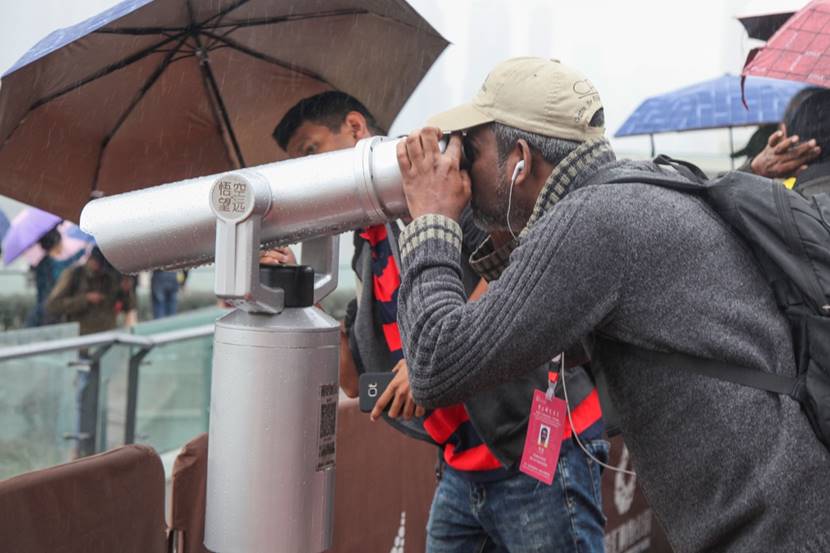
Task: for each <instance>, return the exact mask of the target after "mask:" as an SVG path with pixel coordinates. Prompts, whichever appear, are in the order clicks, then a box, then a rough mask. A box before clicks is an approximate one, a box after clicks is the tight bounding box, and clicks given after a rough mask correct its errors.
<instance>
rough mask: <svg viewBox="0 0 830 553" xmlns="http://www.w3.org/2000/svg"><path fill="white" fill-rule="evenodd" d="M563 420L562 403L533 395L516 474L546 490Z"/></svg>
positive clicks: (564, 408)
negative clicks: (535, 482) (533, 479)
mask: <svg viewBox="0 0 830 553" xmlns="http://www.w3.org/2000/svg"><path fill="white" fill-rule="evenodd" d="M551 391H552V389H551ZM566 417H567V406H566V404H565V401H564V400H562V399H559V398H558V397H555V396H554V395H553V394H552V393H551V394H546V393H545V392H543V391H542V390H536V391H535V392H534V393H533V404H532V405H531V406H530V419H529V420H528V422H527V436H526V437H525V448H524V452H523V453H522V461H521V463H520V464H519V470H520V471H522V472H523V473H525V474H527V475H528V476H531V477H533V478H535V479H537V480H539V481H541V482H544V483H545V484H547V485H548V486H550V485H551V484H552V483H553V476H554V474H556V465H557V463H558V462H559V449H560V448H561V447H562V435H563V434H564V433H565V424H566Z"/></svg>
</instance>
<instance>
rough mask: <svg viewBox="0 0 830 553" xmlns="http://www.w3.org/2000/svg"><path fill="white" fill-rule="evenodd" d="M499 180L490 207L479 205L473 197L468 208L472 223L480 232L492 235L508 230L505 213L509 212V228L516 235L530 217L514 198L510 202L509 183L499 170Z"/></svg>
mask: <svg viewBox="0 0 830 553" xmlns="http://www.w3.org/2000/svg"><path fill="white" fill-rule="evenodd" d="M501 169H502V171H501V178H500V179H499V184H498V186H497V187H496V199H495V201H494V202H493V203H492V204H491V205H480V204H479V203H477V202H476V197H475V195H473V197H472V198H471V201H470V208H471V209H472V212H473V222H474V223H475V225H476V226H477V227H478V228H480V229H481V230H483V231H485V232H488V233H493V232H501V231H506V230H508V227H507V211H508V209H509V210H510V226H511V228H512V230H513V232H515V233H518V232H519V231H520V230H521V229H522V227H523V226H524V225H525V223H526V222H527V220H528V218H529V217H530V213H526V211H527V210H525V209H523V208H521V207H520V206H519V205H518V203H517V202H516V198H513V201H512V202H511V201H510V181H509V180H508V178H507V175H506V174H505V173H504V170H503V168H501Z"/></svg>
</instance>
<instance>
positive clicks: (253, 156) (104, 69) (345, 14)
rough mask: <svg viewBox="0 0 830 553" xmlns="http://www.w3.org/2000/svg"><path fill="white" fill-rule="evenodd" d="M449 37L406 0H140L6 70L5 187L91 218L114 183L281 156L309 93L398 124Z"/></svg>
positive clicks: (0, 154)
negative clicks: (277, 132) (340, 99)
mask: <svg viewBox="0 0 830 553" xmlns="http://www.w3.org/2000/svg"><path fill="white" fill-rule="evenodd" d="M446 45H447V42H446V41H445V40H444V39H443V38H442V37H441V36H440V35H439V34H438V33H437V32H436V31H435V30H434V29H433V28H432V27H431V26H430V25H429V24H428V23H427V22H426V21H425V20H424V19H423V18H421V16H420V15H418V13H417V12H415V11H414V10H413V9H412V8H411V7H410V6H409V5H408V4H407V3H406V2H405V1H404V0H302V1H298V0H127V1H124V2H121V3H119V4H117V5H116V6H114V7H112V8H111V9H109V10H107V11H106V12H103V13H101V14H99V15H98V16H95V17H92V18H90V19H89V20H87V21H84V22H82V23H79V24H78V25H75V26H73V27H70V28H67V29H63V30H60V31H57V32H55V33H53V34H52V35H50V36H48V37H46V38H45V39H44V40H43V41H41V42H40V43H39V44H38V45H36V46H35V47H34V48H33V49H32V50H31V51H30V52H28V53H27V54H26V55H25V56H24V57H23V58H22V59H21V60H20V61H18V62H17V64H15V66H14V67H12V69H11V70H9V72H8V73H7V74H6V75H4V76H3V83H2V84H3V86H2V87H1V88H0V117H2V119H0V144H2V146H0V174H3V179H2V181H0V193H1V194H4V195H7V196H10V197H13V198H16V199H18V200H20V201H23V202H26V203H28V204H30V205H36V206H38V207H42V208H44V209H47V210H49V211H51V212H53V213H57V214H58V215H60V216H62V217H64V218H66V219H70V220H73V221H77V220H78V216H79V214H80V211H81V208H82V207H83V205H84V204H85V203H86V201H87V200H88V199H89V198H90V194H91V193H93V195H103V194H106V195H110V194H115V193H120V192H124V191H127V190H131V189H135V188H143V187H146V186H151V185H156V184H160V183H164V182H169V181H175V180H180V179H184V178H189V177H194V176H198V175H204V174H210V173H216V172H221V171H226V170H232V169H235V168H237V167H240V166H246V165H258V164H262V163H267V162H270V161H275V160H278V159H282V158H283V157H284V155H285V154H284V153H283V152H282V151H281V150H280V149H279V148H278V147H277V145H276V144H275V143H274V141H273V140H271V138H270V135H271V132H272V130H273V128H274V126H275V124H276V122H277V121H278V120H279V119H280V118H281V117H282V115H283V114H284V113H285V112H286V111H287V109H288V108H289V107H290V106H292V105H293V104H294V103H296V102H297V101H299V100H300V99H302V98H304V97H306V96H309V95H312V94H315V93H318V92H321V91H324V90H330V89H338V90H342V91H344V92H347V93H349V94H351V95H353V96H355V97H356V98H357V99H358V100H360V101H361V102H362V103H363V104H364V105H366V107H367V108H368V109H369V110H370V111H371V112H372V113H373V114H374V116H375V117H376V118H377V121H378V123H379V125H380V126H381V127H383V128H388V126H389V125H390V124H391V122H392V120H393V119H394V117H395V116H396V115H397V113H398V111H399V110H400V108H401V107H402V106H403V104H404V102H405V101H406V99H407V98H408V97H409V95H410V94H411V92H412V90H413V89H414V88H415V86H416V85H417V84H418V82H419V81H420V80H421V78H422V76H423V75H424V73H425V72H426V71H427V70H428V69H429V67H430V66H431V65H432V63H433V62H434V61H435V59H436V58H437V56H438V55H439V54H440V53H441V51H442V50H443V49H444V48H445V47H446Z"/></svg>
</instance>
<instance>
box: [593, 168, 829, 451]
mask: <svg viewBox="0 0 830 553" xmlns="http://www.w3.org/2000/svg"><path fill="white" fill-rule="evenodd" d="M654 163H655V164H656V165H658V166H664V167H670V168H672V169H674V171H665V170H664V171H661V172H651V171H646V170H642V171H639V170H632V171H630V172H628V173H626V174H625V175H623V176H620V177H613V178H611V179H609V180H603V181H602V182H608V183H624V182H628V183H643V184H652V185H656V186H661V187H664V188H670V189H672V190H678V191H682V192H686V193H689V194H694V195H696V196H699V197H700V198H702V199H703V200H704V201H706V203H707V204H708V205H709V206H710V207H711V208H712V209H713V210H714V211H715V212H717V214H718V215H720V217H721V218H722V219H723V220H724V221H726V222H727V223H728V224H729V225H730V226H731V227H732V228H733V229H734V230H735V231H736V233H737V234H738V235H739V236H740V237H741V238H743V239H744V241H745V242H746V243H747V244H748V246H749V248H750V250H751V251H752V252H753V254H754V255H755V257H756V259H757V261H758V264H759V265H760V267H761V270H762V272H763V274H764V276H765V277H766V279H767V281H768V282H769V285H770V286H771V287H772V290H773V292H774V294H775V298H776V300H777V302H778V307H779V308H780V309H781V312H782V313H783V314H784V316H785V317H786V318H787V320H788V321H789V324H790V329H791V331H792V338H793V346H794V350H795V351H794V354H795V362H796V367H797V371H798V372H797V376H796V377H795V378H788V377H784V376H780V375H774V374H768V373H763V372H760V371H758V370H755V369H749V368H746V367H737V366H733V365H728V364H725V363H720V362H716V361H711V360H704V359H699V358H695V357H690V356H686V355H684V354H672V353H660V352H653V351H645V350H641V349H640V348H633V349H634V350H636V351H635V353H636V354H639V355H641V356H647V357H649V358H652V359H654V360H658V361H661V362H665V363H670V364H673V365H675V366H682V367H685V368H687V369H688V370H691V371H694V372H696V373H698V374H703V375H706V376H710V377H714V378H719V379H721V380H726V381H729V382H734V383H737V384H742V385H745V386H751V387H753V388H759V389H762V390H767V391H770V392H774V393H779V394H786V395H789V396H791V397H793V398H794V399H796V400H797V401H799V402H800V403H801V406H802V408H803V410H804V412H805V413H806V414H807V417H808V418H809V420H810V424H811V425H812V427H813V430H815V432H816V435H817V436H818V437H819V439H820V440H821V441H822V442H823V443H824V444H825V445H826V446H827V447H828V448H830V195H827V194H818V195H816V196H813V197H812V198H811V199H807V198H805V197H804V196H802V195H800V194H799V193H797V192H793V191H791V190H788V189H787V188H786V187H784V186H783V185H782V184H781V183H779V182H776V181H774V180H772V179H767V178H763V177H759V176H756V175H753V174H750V173H744V172H740V171H732V172H729V173H726V174H725V175H723V176H721V177H718V178H715V179H711V180H710V179H709V178H708V177H707V176H706V174H705V173H703V171H701V170H700V169H699V168H697V167H696V166H695V165H692V164H691V163H688V162H684V161H679V160H675V159H672V158H670V157H667V156H659V157H657V158H656V159H655V160H654ZM624 347H625V348H627V349H631V348H632V347H631V346H629V345H626V346H624Z"/></svg>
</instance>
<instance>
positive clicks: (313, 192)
mask: <svg viewBox="0 0 830 553" xmlns="http://www.w3.org/2000/svg"><path fill="white" fill-rule="evenodd" d="M397 142H398V140H390V139H387V138H382V137H373V138H367V139H364V140H362V141H360V142H359V143H358V144H357V146H355V147H354V148H353V149H350V150H340V151H337V152H330V153H326V154H320V155H316V156H309V157H305V158H301V159H294V160H288V161H279V162H275V163H269V164H266V165H260V166H258V167H251V168H247V169H239V170H237V171H233V174H234V175H240V176H242V177H243V178H246V179H249V180H254V179H255V180H258V181H264V182H266V183H268V186H269V187H270V189H271V201H270V207H269V209H268V210H267V212H266V213H265V214H264V215H263V216H262V223H261V229H260V237H261V240H262V244H263V245H266V246H277V245H284V244H291V243H296V242H303V241H305V240H308V239H311V238H315V237H320V236H328V235H332V234H336V233H339V232H343V231H346V230H351V229H354V228H358V227H363V226H369V225H375V224H382V223H385V222H386V221H389V220H392V219H396V218H399V217H401V216H402V215H404V214H405V213H406V211H407V208H406V199H405V198H404V194H403V189H402V188H401V175H400V169H399V168H398V160H397V155H396V152H395V147H396V144H397ZM219 177H220V175H210V176H206V177H198V178H195V179H188V180H183V181H180V182H176V183H171V184H163V185H160V186H154V187H151V188H145V189H143V190H137V191H134V192H128V193H126V194H119V195H117V196H110V197H105V198H100V199H97V200H93V201H91V202H90V203H88V204H87V205H86V207H85V208H84V210H83V212H82V213H81V228H82V229H83V230H84V231H85V232H87V233H88V234H91V235H92V236H94V237H95V241H96V242H97V244H98V247H100V248H101V251H102V252H103V253H104V255H105V256H106V258H107V259H108V260H109V261H110V263H112V264H113V265H114V266H115V267H116V268H117V269H118V270H120V271H121V272H124V273H136V272H138V271H143V270H147V269H156V268H166V269H173V268H184V267H192V266H196V265H201V264H205V263H209V262H211V261H213V259H214V249H215V239H216V234H215V230H216V215H215V213H214V211H213V210H212V209H211V206H210V202H209V193H210V190H211V187H212V186H213V184H214V183H215V182H216V180H217V178H219Z"/></svg>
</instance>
